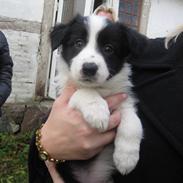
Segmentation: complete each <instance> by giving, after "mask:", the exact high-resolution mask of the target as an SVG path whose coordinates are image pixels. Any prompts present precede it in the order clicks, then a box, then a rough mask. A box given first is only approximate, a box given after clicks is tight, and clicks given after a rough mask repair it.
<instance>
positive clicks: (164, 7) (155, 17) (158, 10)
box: [147, 0, 183, 38]
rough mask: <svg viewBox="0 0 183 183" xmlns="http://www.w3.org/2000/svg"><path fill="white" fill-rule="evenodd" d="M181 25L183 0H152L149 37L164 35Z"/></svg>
mask: <svg viewBox="0 0 183 183" xmlns="http://www.w3.org/2000/svg"><path fill="white" fill-rule="evenodd" d="M180 25H183V0H151V8H150V13H149V20H148V26H147V36H148V37H151V38H154V37H164V36H166V35H167V34H168V33H170V32H172V31H173V30H175V29H176V28H177V27H178V26H180Z"/></svg>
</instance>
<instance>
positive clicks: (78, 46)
mask: <svg viewBox="0 0 183 183" xmlns="http://www.w3.org/2000/svg"><path fill="white" fill-rule="evenodd" d="M84 44H85V43H84V41H83V40H82V39H77V40H76V41H75V43H74V46H75V47H76V48H78V49H81V48H82V47H83V46H84Z"/></svg>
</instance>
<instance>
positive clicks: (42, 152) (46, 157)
mask: <svg viewBox="0 0 183 183" xmlns="http://www.w3.org/2000/svg"><path fill="white" fill-rule="evenodd" d="M42 127H43V124H42V125H41V127H40V128H39V129H37V130H36V146H37V149H38V152H39V157H40V158H41V160H43V161H47V160H48V161H50V162H54V163H63V162H65V160H58V159H55V158H52V157H51V156H50V155H49V153H48V152H47V151H45V149H44V148H43V146H42V145H41V129H42Z"/></svg>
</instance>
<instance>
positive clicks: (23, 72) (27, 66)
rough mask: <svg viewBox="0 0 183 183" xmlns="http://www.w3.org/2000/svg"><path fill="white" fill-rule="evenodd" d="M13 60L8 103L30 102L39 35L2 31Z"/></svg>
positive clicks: (33, 85)
mask: <svg viewBox="0 0 183 183" xmlns="http://www.w3.org/2000/svg"><path fill="white" fill-rule="evenodd" d="M3 32H4V34H5V35H6V37H7V39H8V42H9V46H10V53H11V56H12V59H13V63H14V67H13V79H12V93H11V96H10V97H9V99H8V102H26V101H31V100H32V99H33V98H34V96H35V85H36V77H37V67H38V46H39V42H40V35H38V34H33V33H27V32H21V31H13V30H3Z"/></svg>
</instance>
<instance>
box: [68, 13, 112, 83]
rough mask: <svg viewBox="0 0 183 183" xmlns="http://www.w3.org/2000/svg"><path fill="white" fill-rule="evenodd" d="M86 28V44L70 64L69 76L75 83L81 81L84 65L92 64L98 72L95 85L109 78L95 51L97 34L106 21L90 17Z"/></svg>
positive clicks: (106, 69) (98, 17) (104, 63)
mask: <svg viewBox="0 0 183 183" xmlns="http://www.w3.org/2000/svg"><path fill="white" fill-rule="evenodd" d="M87 23H88V24H87V27H88V42H87V44H86V46H85V47H84V48H83V49H82V50H81V52H79V53H78V55H76V56H75V57H74V58H73V59H72V63H71V67H70V70H71V76H72V78H74V79H75V80H76V81H77V80H78V81H80V80H82V68H83V64H84V63H94V64H96V65H97V67H98V70H97V73H96V75H95V83H96V84H101V83H104V82H105V81H106V80H107V78H108V77H109V74H110V73H109V70H108V68H107V65H106V62H105V60H104V57H103V55H102V54H101V53H100V51H99V50H98V49H97V37H98V34H99V32H100V31H101V30H102V29H104V28H105V26H106V25H107V21H106V19H105V18H104V17H101V16H90V17H89V18H88V19H87Z"/></svg>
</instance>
